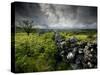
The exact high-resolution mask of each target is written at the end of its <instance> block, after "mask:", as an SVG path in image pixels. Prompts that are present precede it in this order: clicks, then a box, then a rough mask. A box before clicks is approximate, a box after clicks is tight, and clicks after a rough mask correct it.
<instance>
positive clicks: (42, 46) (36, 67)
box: [15, 31, 96, 72]
mask: <svg viewBox="0 0 100 75" xmlns="http://www.w3.org/2000/svg"><path fill="white" fill-rule="evenodd" d="M59 33H60V35H61V36H62V37H63V38H64V39H68V38H70V37H72V36H74V37H76V38H77V39H78V40H79V41H91V40H92V41H93V40H96V31H93V32H89V31H86V32H77V33H76V32H65V31H64V32H59ZM15 49H16V52H15V53H16V65H15V67H16V72H37V71H54V70H68V69H71V68H70V65H69V64H66V63H65V62H63V61H61V62H59V63H58V64H56V60H55V54H56V53H57V47H56V45H55V41H54V32H45V33H42V34H39V33H36V32H32V33H30V34H29V35H27V33H25V32H17V33H16V35H15ZM56 65H57V66H56Z"/></svg>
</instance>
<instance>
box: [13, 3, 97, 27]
mask: <svg viewBox="0 0 100 75" xmlns="http://www.w3.org/2000/svg"><path fill="white" fill-rule="evenodd" d="M23 18H27V19H32V20H33V21H34V23H35V24H36V25H35V27H39V28H51V29H55V28H57V29H63V28H64V29H69V28H85V29H87V28H88V29H89V28H90V29H91V28H92V29H93V28H96V27H97V8H96V7H88V6H72V5H58V4H42V3H41V4H37V3H33V4H32V3H16V6H15V19H16V25H17V23H18V22H19V21H21V20H22V19H23Z"/></svg>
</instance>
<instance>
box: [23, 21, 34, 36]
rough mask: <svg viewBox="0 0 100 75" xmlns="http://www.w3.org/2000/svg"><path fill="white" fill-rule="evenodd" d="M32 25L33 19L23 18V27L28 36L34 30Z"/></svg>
mask: <svg viewBox="0 0 100 75" xmlns="http://www.w3.org/2000/svg"><path fill="white" fill-rule="evenodd" d="M32 25H33V21H32V20H23V21H22V28H23V29H24V31H25V32H26V33H27V35H28V36H29V34H30V33H31V32H32Z"/></svg>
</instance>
